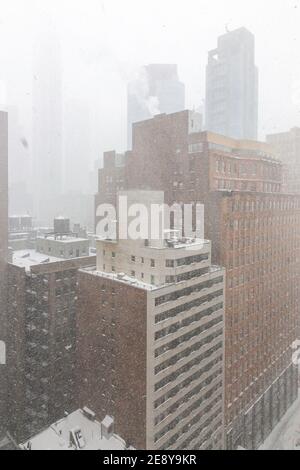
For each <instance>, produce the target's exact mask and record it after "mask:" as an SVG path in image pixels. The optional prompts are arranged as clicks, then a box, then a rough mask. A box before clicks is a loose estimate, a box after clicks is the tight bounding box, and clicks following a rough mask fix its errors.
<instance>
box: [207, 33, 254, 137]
mask: <svg viewBox="0 0 300 470" xmlns="http://www.w3.org/2000/svg"><path fill="white" fill-rule="evenodd" d="M205 126H206V129H207V130H208V131H211V132H216V133H218V134H222V135H225V136H227V137H232V138H235V139H251V140H255V139H257V126H258V69H257V67H256V66H255V38H254V36H253V34H252V33H251V32H250V31H248V30H247V29H246V28H240V29H237V30H235V31H231V32H228V33H226V34H224V35H223V36H220V37H219V39H218V47H217V49H214V50H212V51H210V52H209V54H208V65H207V72H206V123H205Z"/></svg>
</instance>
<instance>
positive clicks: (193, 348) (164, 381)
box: [155, 329, 223, 392]
mask: <svg viewBox="0 0 300 470" xmlns="http://www.w3.org/2000/svg"><path fill="white" fill-rule="evenodd" d="M222 333H223V330H222V329H219V330H217V331H216V332H215V333H212V334H211V335H209V336H207V337H206V338H204V339H203V340H201V341H198V343H195V344H194V345H193V346H190V347H189V348H187V349H185V350H184V351H182V352H180V353H177V354H175V355H174V356H173V357H172V358H170V365H174V364H176V363H177V362H178V361H180V360H181V359H183V358H187V357H189V356H190V355H191V354H193V353H194V352H196V351H198V350H199V349H200V348H202V347H203V346H205V345H206V344H209V343H211V342H212V341H213V340H214V339H216V338H218V337H219V336H221V335H222ZM207 356H209V354H208V355H207ZM202 360H203V358H202ZM196 361H197V359H195V362H196ZM189 367H191V366H190V365H189ZM181 374H182V369H179V370H178V371H174V372H173V373H172V374H170V375H169V376H167V377H165V378H164V379H162V380H160V381H159V382H157V383H156V384H155V391H156V392H157V390H159V389H160V388H162V387H164V386H165V385H167V383H169V382H172V381H174V380H176V379H177V378H178V376H180V375H181Z"/></svg>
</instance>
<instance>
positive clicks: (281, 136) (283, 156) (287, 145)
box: [267, 127, 300, 193]
mask: <svg viewBox="0 0 300 470" xmlns="http://www.w3.org/2000/svg"><path fill="white" fill-rule="evenodd" d="M267 142H268V143H269V144H270V145H271V146H272V147H273V151H274V153H276V154H277V155H278V157H279V158H280V160H281V161H282V162H283V163H284V165H285V168H284V169H285V171H284V190H285V191H286V192H289V193H300V128H299V127H294V128H293V129H291V130H290V131H288V132H279V133H278V134H270V135H267Z"/></svg>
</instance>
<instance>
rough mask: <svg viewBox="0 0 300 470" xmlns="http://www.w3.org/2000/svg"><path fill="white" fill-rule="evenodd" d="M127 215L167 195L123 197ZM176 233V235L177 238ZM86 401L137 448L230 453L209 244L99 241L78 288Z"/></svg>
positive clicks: (171, 239)
mask: <svg viewBox="0 0 300 470" xmlns="http://www.w3.org/2000/svg"><path fill="white" fill-rule="evenodd" d="M122 195H123V196H124V195H126V196H127V197H128V206H129V207H130V206H131V204H132V203H134V201H140V202H142V203H143V204H145V206H146V207H150V203H153V204H159V205H161V204H163V201H164V199H163V193H162V192H152V191H150V192H149V191H141V192H139V191H137V192H135V191H133V192H128V193H126V192H125V193H122ZM172 233H173V232H172ZM79 299H80V305H81V307H80V314H79V315H78V327H77V330H78V355H79V357H80V359H79V361H80V363H79V366H78V373H79V396H80V403H81V402H82V403H83V402H86V403H87V405H88V406H89V407H92V408H93V409H94V410H95V411H96V413H97V414H98V415H99V416H101V415H102V414H104V413H105V411H104V409H105V408H107V412H108V413H110V414H111V415H113V416H114V417H115V419H116V430H117V432H118V433H119V434H122V433H123V435H124V436H126V439H127V440H129V443H130V444H131V445H133V446H134V447H136V448H138V449H159V450H162V449H212V448H214V449H221V448H223V307H224V270H223V269H222V268H220V267H217V266H212V264H211V246H210V242H209V241H205V240H200V239H187V238H177V236H176V234H175V235H174V233H173V235H172V236H171V235H170V236H166V238H165V239H163V238H157V239H156V238H155V239H151V238H150V239H147V240H131V239H128V240H125V239H124V240H123V239H117V240H112V241H109V240H102V241H98V242H97V268H96V269H93V270H89V269H86V270H81V271H80V279H79Z"/></svg>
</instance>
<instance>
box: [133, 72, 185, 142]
mask: <svg viewBox="0 0 300 470" xmlns="http://www.w3.org/2000/svg"><path fill="white" fill-rule="evenodd" d="M184 108H185V85H184V84H183V83H182V82H180V81H179V78H178V71H177V65H175V64H151V65H147V66H145V67H143V68H142V69H141V71H140V76H139V78H138V79H137V80H136V81H134V82H132V83H130V84H129V86H128V116H127V120H128V149H130V148H131V146H132V124H133V123H135V122H139V121H144V120H145V119H148V118H151V117H153V116H154V115H156V114H161V113H175V112H177V111H183V110H184Z"/></svg>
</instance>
